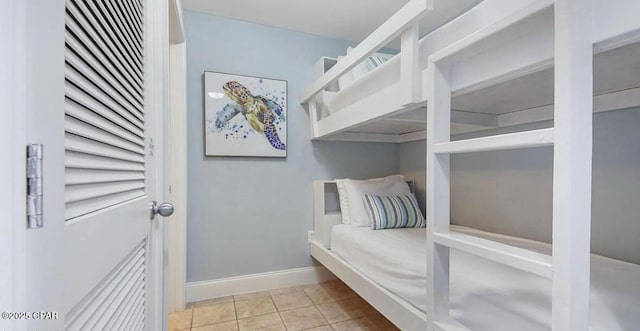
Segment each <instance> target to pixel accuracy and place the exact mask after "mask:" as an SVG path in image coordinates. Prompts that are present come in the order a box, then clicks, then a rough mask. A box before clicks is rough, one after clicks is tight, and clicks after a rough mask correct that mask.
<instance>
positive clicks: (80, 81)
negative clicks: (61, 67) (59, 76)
mask: <svg viewBox="0 0 640 331" xmlns="http://www.w3.org/2000/svg"><path fill="white" fill-rule="evenodd" d="M66 69H67V70H66V71H65V72H66V79H67V85H69V83H71V84H73V85H75V86H76V87H77V88H79V89H81V90H83V91H85V92H90V93H87V94H88V95H90V96H91V97H92V98H93V99H94V100H96V101H98V102H100V103H101V104H103V105H104V106H106V107H108V108H109V109H111V110H112V111H114V112H116V113H117V114H118V115H120V116H122V117H123V118H125V119H126V120H127V121H129V122H131V123H133V124H134V125H135V126H137V127H139V128H143V127H144V125H143V123H142V121H143V116H142V114H140V113H138V112H137V111H134V112H132V111H130V110H129V109H126V108H125V107H123V106H122V105H121V104H119V103H117V102H116V101H115V100H114V98H113V96H111V95H109V94H107V93H105V92H104V91H103V90H101V89H99V88H97V86H95V85H93V84H92V83H91V82H89V81H88V80H87V79H86V77H85V76H82V75H80V74H78V72H77V71H76V69H75V68H73V67H71V66H69V65H67V66H66ZM87 74H89V73H87Z"/></svg>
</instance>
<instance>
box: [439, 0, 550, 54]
mask: <svg viewBox="0 0 640 331" xmlns="http://www.w3.org/2000/svg"><path fill="white" fill-rule="evenodd" d="M553 3H554V0H537V1H535V2H533V3H531V4H529V5H528V6H526V7H523V8H522V9H520V10H518V11H516V12H515V13H513V14H512V15H509V16H508V17H506V18H505V19H502V20H499V21H496V22H495V23H493V24H491V25H489V26H487V27H486V28H484V29H481V30H478V31H476V32H475V33H472V34H471V35H469V36H467V37H465V38H462V39H460V40H459V41H458V42H456V43H454V44H452V45H451V46H448V47H446V48H444V49H442V50H440V51H438V52H436V53H433V54H432V55H431V56H429V62H435V63H440V62H443V61H445V60H447V59H449V58H451V57H453V56H455V55H456V54H457V53H459V52H461V51H462V50H465V49H468V48H470V47H473V46H475V45H478V44H479V43H481V42H482V41H483V40H484V39H486V38H488V37H490V36H492V35H494V34H496V33H498V32H500V31H502V30H504V29H507V28H509V26H511V25H513V24H515V23H517V22H519V21H521V20H523V19H525V18H527V17H529V16H531V15H532V14H535V13H537V12H539V11H541V10H543V9H545V8H548V7H549V6H552V5H553ZM441 64H444V63H441Z"/></svg>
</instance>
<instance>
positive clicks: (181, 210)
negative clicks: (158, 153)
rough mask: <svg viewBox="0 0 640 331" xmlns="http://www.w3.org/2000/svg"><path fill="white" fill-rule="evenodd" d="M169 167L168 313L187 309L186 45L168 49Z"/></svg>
mask: <svg viewBox="0 0 640 331" xmlns="http://www.w3.org/2000/svg"><path fill="white" fill-rule="evenodd" d="M169 52H170V54H169V87H170V91H169V122H168V137H167V140H168V144H169V151H168V160H169V162H168V168H169V182H168V184H169V194H168V195H169V199H168V201H170V202H171V203H173V206H174V207H175V212H174V213H173V215H172V216H171V217H169V218H168V219H167V221H168V222H167V228H168V233H167V237H168V240H167V245H168V280H167V282H168V286H167V287H168V293H167V296H168V306H169V312H173V311H180V310H183V309H184V307H185V303H186V299H185V291H186V290H185V286H186V277H187V148H186V146H187V96H186V93H187V90H186V65H187V64H186V43H180V44H172V45H171V46H169Z"/></svg>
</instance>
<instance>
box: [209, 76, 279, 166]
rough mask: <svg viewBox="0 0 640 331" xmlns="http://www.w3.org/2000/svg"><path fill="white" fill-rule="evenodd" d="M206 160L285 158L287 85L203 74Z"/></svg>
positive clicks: (268, 80)
mask: <svg viewBox="0 0 640 331" xmlns="http://www.w3.org/2000/svg"><path fill="white" fill-rule="evenodd" d="M204 100H205V101H204V121H205V123H204V130H205V138H204V139H205V155H206V156H259V157H286V156H287V81H285V80H278V79H268V78H261V77H251V76H243V75H233V74H226V73H220V72H212V71H205V73H204Z"/></svg>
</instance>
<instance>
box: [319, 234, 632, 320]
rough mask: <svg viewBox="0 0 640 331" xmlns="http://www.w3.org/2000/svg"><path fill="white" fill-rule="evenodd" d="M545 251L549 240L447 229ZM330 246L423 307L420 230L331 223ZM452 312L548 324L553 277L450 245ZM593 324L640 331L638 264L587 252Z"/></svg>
mask: <svg viewBox="0 0 640 331" xmlns="http://www.w3.org/2000/svg"><path fill="white" fill-rule="evenodd" d="M452 230H454V231H459V232H464V233H466V234H471V235H475V236H479V237H483V238H485V239H490V240H495V241H499V242H502V243H506V244H510V245H515V246H518V247H522V248H526V249H530V250H534V251H537V252H542V253H545V254H549V252H550V250H551V246H550V245H549V244H545V243H540V242H536V241H531V240H526V239H520V238H515V237H510V236H504V235H499V234H493V233H488V232H483V231H479V230H474V229H470V228H464V227H452ZM331 251H332V252H333V253H334V254H336V255H337V256H339V257H340V258H342V259H343V260H345V261H346V262H347V263H349V264H351V265H352V266H353V267H354V268H355V269H357V270H358V271H360V272H362V273H363V274H365V275H367V276H368V277H369V278H370V279H371V280H373V281H375V282H376V283H378V284H379V285H381V286H382V287H384V288H386V289H387V290H389V291H391V292H392V293H394V294H396V295H398V296H399V297H401V298H403V299H405V300H406V301H408V302H409V303H411V304H412V305H414V306H415V307H417V308H419V309H420V310H422V311H425V310H426V233H425V229H393V230H376V231H374V230H371V229H369V228H362V227H359V228H356V227H352V226H349V225H336V226H334V227H333V229H332V234H331ZM450 270H451V294H450V301H451V315H452V316H453V317H455V318H456V319H457V320H458V321H460V322H461V323H464V324H465V325H467V327H469V328H471V329H472V330H491V331H500V330H505V331H507V330H509V331H511V330H514V329H517V330H518V331H528V330H549V329H550V328H551V323H550V318H551V280H549V279H546V278H543V277H540V276H537V275H534V274H530V273H527V272H524V271H520V270H517V269H514V268H511V267H508V266H505V265H501V264H498V263H494V262H492V261H489V260H485V259H482V258H478V257H475V256H473V255H470V254H467V253H464V252H460V251H457V250H453V249H452V250H451V269H450ZM589 323H590V330H607V331H615V330H640V266H638V265H635V264H630V263H626V262H621V261H617V260H613V259H609V258H605V257H601V256H597V255H592V257H591V302H590V318H589Z"/></svg>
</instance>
